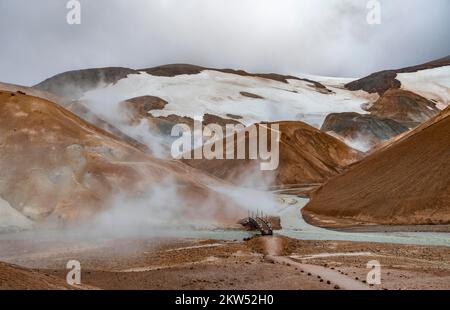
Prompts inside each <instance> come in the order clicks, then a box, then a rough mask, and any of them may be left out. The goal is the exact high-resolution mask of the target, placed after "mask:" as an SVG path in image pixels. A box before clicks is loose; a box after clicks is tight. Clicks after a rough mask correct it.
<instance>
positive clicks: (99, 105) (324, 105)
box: [33, 57, 450, 156]
mask: <svg viewBox="0 0 450 310" xmlns="http://www.w3.org/2000/svg"><path fill="white" fill-rule="evenodd" d="M449 65H450V58H449V57H446V58H443V59H440V60H437V61H433V62H430V63H427V64H424V65H419V66H415V67H410V68H404V69H398V70H387V71H383V72H379V73H375V74H373V75H371V76H369V77H366V78H363V79H360V80H351V79H350V80H349V79H339V78H326V77H318V76H308V75H298V76H293V75H282V74H275V73H250V72H246V71H243V70H234V69H215V68H206V67H200V66H195V65H189V64H171V65H164V66H158V67H154V68H147V69H129V68H120V67H111V68H98V69H87V70H77V71H69V72H65V73H61V74H58V75H56V76H54V77H51V78H49V79H47V80H45V81H43V82H42V83H39V84H38V85H36V86H34V87H33V88H34V89H36V90H39V91H46V92H50V93H54V94H57V95H58V96H61V97H63V98H65V100H67V101H69V102H70V104H69V105H65V107H66V108H67V109H69V110H71V111H73V112H76V113H77V115H79V116H80V117H82V118H85V119H88V120H89V121H90V122H92V123H94V124H95V125H96V126H98V127H101V128H103V129H105V130H107V131H110V130H109V129H108V127H112V128H114V129H117V130H116V131H115V132H113V133H114V134H115V135H116V136H122V137H128V138H130V139H133V140H135V141H136V142H138V143H140V144H141V145H145V146H146V147H147V148H148V149H150V150H151V149H152V148H154V147H155V143H154V138H155V136H156V139H157V140H158V141H166V144H167V143H169V144H170V142H171V141H172V140H171V139H170V129H171V127H172V126H173V124H174V123H177V122H181V123H183V124H189V125H192V123H193V120H194V119H204V120H205V121H207V116H209V119H210V120H211V117H215V118H216V119H217V120H219V121H220V124H222V125H223V124H227V123H233V121H237V122H239V123H242V124H244V125H246V126H250V125H252V124H257V123H260V122H279V121H302V122H305V123H307V124H309V125H311V126H313V127H316V128H322V127H323V126H324V122H325V119H326V118H327V116H328V115H330V114H333V115H336V114H339V113H358V114H360V115H361V117H359V119H360V120H368V119H372V120H376V121H375V123H377V124H379V123H380V122H381V123H384V124H385V125H386V122H384V121H382V120H381V119H387V120H388V121H387V122H389V123H390V124H392V122H391V121H397V122H400V123H401V124H402V125H403V126H406V127H408V128H413V127H415V126H417V125H418V124H419V123H421V122H423V121H425V120H426V119H428V118H430V117H433V116H435V115H436V114H437V113H439V111H440V110H442V109H443V108H445V107H446V106H447V105H448V104H449V101H448V100H449V98H450V93H449V90H448V89H449V88H450V81H449V80H448V76H449V72H450V66H449ZM380 85H381V86H380ZM124 102H126V103H127V104H126V107H125V108H124V104H123V103H124ZM80 105H81V106H83V107H84V108H85V109H86V111H84V113H83V112H80V111H81V109H74V108H73V107H77V106H80ZM367 114H370V115H372V116H373V117H372V118H370V117H365V116H367ZM93 116H95V117H93ZM130 117H131V118H132V120H131V122H130ZM343 118H345V122H344V123H345V124H348V125H347V126H348V128H342V130H341V131H345V132H350V131H351V132H354V134H355V135H356V136H362V137H364V136H366V135H367V137H368V138H369V139H371V142H370V143H369V144H368V145H365V146H364V147H363V148H362V149H361V150H364V151H366V150H368V149H371V148H372V147H375V146H376V145H378V144H377V143H382V142H384V141H385V139H386V138H389V137H391V136H392V135H393V134H395V133H396V132H398V131H399V128H398V127H397V128H396V129H394V130H392V128H391V126H389V125H387V126H381V127H380V126H375V127H373V123H374V122H370V124H371V125H368V126H365V125H364V126H362V127H361V123H355V124H352V122H351V120H349V118H348V117H345V115H343ZM143 119H144V120H145V121H144V122H142V120H143ZM98 120H101V122H99V121H98ZM105 124H108V125H109V126H106V125H105ZM342 124H343V122H341V126H342ZM325 127H326V126H325ZM359 128H361V132H359ZM383 130H386V132H382V131H383ZM110 132H111V131H110ZM146 132H147V133H148V134H146ZM334 134H335V135H336V136H337V137H339V138H340V139H341V140H343V141H346V142H349V141H350V140H349V137H347V136H345V135H344V136H340V135H339V133H338V131H335V132H334ZM148 135H149V137H148ZM138 143H135V145H136V146H138ZM350 143H353V142H351V141H350ZM356 145H358V143H356V144H355V143H353V144H351V146H356ZM166 148H167V147H166ZM141 149H143V148H141ZM159 153H161V152H159ZM166 153H167V152H166ZM166 156H167V154H166Z"/></svg>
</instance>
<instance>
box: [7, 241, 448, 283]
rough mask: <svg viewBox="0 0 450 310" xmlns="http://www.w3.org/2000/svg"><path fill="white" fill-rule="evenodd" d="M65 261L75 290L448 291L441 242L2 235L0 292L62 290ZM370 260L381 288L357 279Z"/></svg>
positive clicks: (445, 250) (445, 249)
mask: <svg viewBox="0 0 450 310" xmlns="http://www.w3.org/2000/svg"><path fill="white" fill-rule="evenodd" d="M69 260H78V261H80V263H81V268H82V276H81V277H82V278H81V280H82V283H83V286H82V287H80V289H157V290H158V289H194V290H197V289H213V290H215V289H235V290H248V289H256V290H260V289H261V290H264V289H267V290H268V289H277V290H284V289H293V290H310V289H319V290H327V289H389V290H398V289H432V290H436V289H450V248H448V247H438V246H415V245H397V244H395V245H394V244H382V243H367V242H347V241H302V240H294V239H290V238H285V237H259V238H254V239H252V240H250V241H246V242H245V241H217V240H199V239H195V240H194V239H161V238H159V239H148V238H126V239H114V240H112V239H107V238H104V239H101V240H96V241H92V240H91V241H79V240H76V241H75V240H72V241H67V242H62V241H50V240H48V239H46V240H42V241H36V240H33V241H28V240H7V239H2V240H0V261H2V262H5V263H7V264H4V263H2V264H0V289H24V288H30V289H67V288H69V287H68V286H67V285H66V284H65V278H66V274H67V272H68V271H69V270H66V268H65V267H66V264H67V262H68V261H69ZM372 260H377V261H379V262H380V264H381V285H375V286H369V285H367V283H365V282H364V281H365V280H366V276H367V273H368V272H369V271H370V269H368V268H367V263H368V262H369V261H372ZM10 264H14V265H10ZM18 266H21V267H18ZM18 275H20V276H18Z"/></svg>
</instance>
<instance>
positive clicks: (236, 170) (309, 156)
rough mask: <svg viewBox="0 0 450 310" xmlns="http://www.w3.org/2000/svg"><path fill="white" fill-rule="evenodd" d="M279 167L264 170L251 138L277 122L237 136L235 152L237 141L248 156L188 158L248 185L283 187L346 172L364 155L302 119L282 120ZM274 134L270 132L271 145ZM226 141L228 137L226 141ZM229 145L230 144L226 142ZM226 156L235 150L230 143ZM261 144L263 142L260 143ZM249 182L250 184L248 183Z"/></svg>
mask: <svg viewBox="0 0 450 310" xmlns="http://www.w3.org/2000/svg"><path fill="white" fill-rule="evenodd" d="M276 124H277V125H279V132H280V150H279V167H278V169H276V170H275V171H261V169H260V163H261V161H260V160H256V161H255V160H250V159H249V152H248V146H249V139H250V137H252V136H253V135H252V134H251V133H252V129H254V130H255V132H258V130H259V128H260V127H261V126H266V127H268V128H272V126H273V125H274V123H270V124H258V125H253V126H251V127H249V128H247V129H246V130H247V132H249V133H250V134H247V135H239V136H238V135H235V136H234V141H235V143H234V152H235V155H236V150H237V147H236V145H237V143H242V145H244V143H245V145H246V150H247V153H246V156H245V158H246V159H242V160H240V159H234V160H220V159H215V160H206V159H203V160H195V159H190V160H184V161H183V162H185V163H187V164H188V165H190V166H192V167H194V168H197V169H200V170H202V171H205V172H207V173H209V174H212V175H214V176H216V177H218V178H221V179H224V180H227V181H230V182H233V183H237V184H239V183H243V184H244V185H248V184H250V185H252V183H254V184H255V183H256V184H258V185H260V184H261V183H262V184H265V185H270V186H282V187H294V188H295V187H302V186H307V185H311V184H317V183H323V182H325V181H326V180H327V179H328V178H330V177H332V176H335V175H337V174H339V173H341V172H343V171H344V170H345V169H346V167H347V166H348V165H350V164H352V163H354V162H355V161H357V160H359V159H360V158H361V157H362V154H361V153H360V152H358V151H356V150H353V149H351V148H350V147H348V146H347V145H345V144H344V143H343V142H341V141H340V140H338V139H336V138H334V137H332V136H329V135H327V134H325V133H323V132H321V131H320V130H318V129H316V128H314V127H312V126H309V125H307V124H305V123H302V122H280V123H276ZM270 139H271V136H270V135H269V136H268V145H269V149H270V148H271V143H270ZM224 142H225V141H224ZM225 145H226V144H225ZM226 146H227V148H225V149H224V158H226V154H227V153H231V151H230V146H229V145H226ZM258 146H259V143H258ZM246 183H247V184H246Z"/></svg>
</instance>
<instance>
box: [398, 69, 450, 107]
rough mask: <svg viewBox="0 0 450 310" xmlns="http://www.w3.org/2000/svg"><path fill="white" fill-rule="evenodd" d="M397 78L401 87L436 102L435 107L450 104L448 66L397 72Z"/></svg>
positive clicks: (449, 73)
mask: <svg viewBox="0 0 450 310" xmlns="http://www.w3.org/2000/svg"><path fill="white" fill-rule="evenodd" d="M397 80H399V81H400V82H401V83H402V89H404V90H409V91H412V92H414V93H417V94H419V95H421V96H422V97H425V98H427V99H429V100H435V101H436V102H438V104H437V107H438V108H439V109H441V110H443V109H445V108H446V107H447V106H448V105H449V104H450V66H445V67H439V68H434V69H427V70H422V71H418V72H413V73H399V74H397Z"/></svg>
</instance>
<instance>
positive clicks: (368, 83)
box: [345, 55, 450, 99]
mask: <svg viewBox="0 0 450 310" xmlns="http://www.w3.org/2000/svg"><path fill="white" fill-rule="evenodd" d="M448 66H450V55H449V56H446V57H444V58H441V59H438V60H433V61H430V62H427V63H424V64H421V65H417V66H412V67H407V68H402V69H397V70H385V71H380V72H376V73H373V74H371V75H369V76H367V77H364V78H362V79H359V80H356V81H352V82H350V83H347V84H346V85H345V87H346V88H347V89H349V90H352V91H357V90H364V91H366V92H368V93H378V94H379V95H380V96H382V95H383V94H384V93H385V92H386V91H388V90H390V89H400V88H403V89H405V85H404V84H405V83H402V77H407V79H413V80H414V79H415V80H417V79H419V78H420V75H421V74H422V73H420V71H425V73H426V74H427V73H437V74H436V75H435V76H434V77H435V78H434V79H431V80H430V81H429V82H431V83H433V84H437V85H439V84H440V83H441V82H443V83H448V79H446V78H445V76H441V75H440V74H439V73H441V72H440V71H441V70H442V68H444V70H445V71H447V73H448V70H449V69H448V68H446V67H448ZM406 90H410V91H413V92H414V89H408V87H406ZM430 90H432V89H430ZM429 99H430V98H429Z"/></svg>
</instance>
